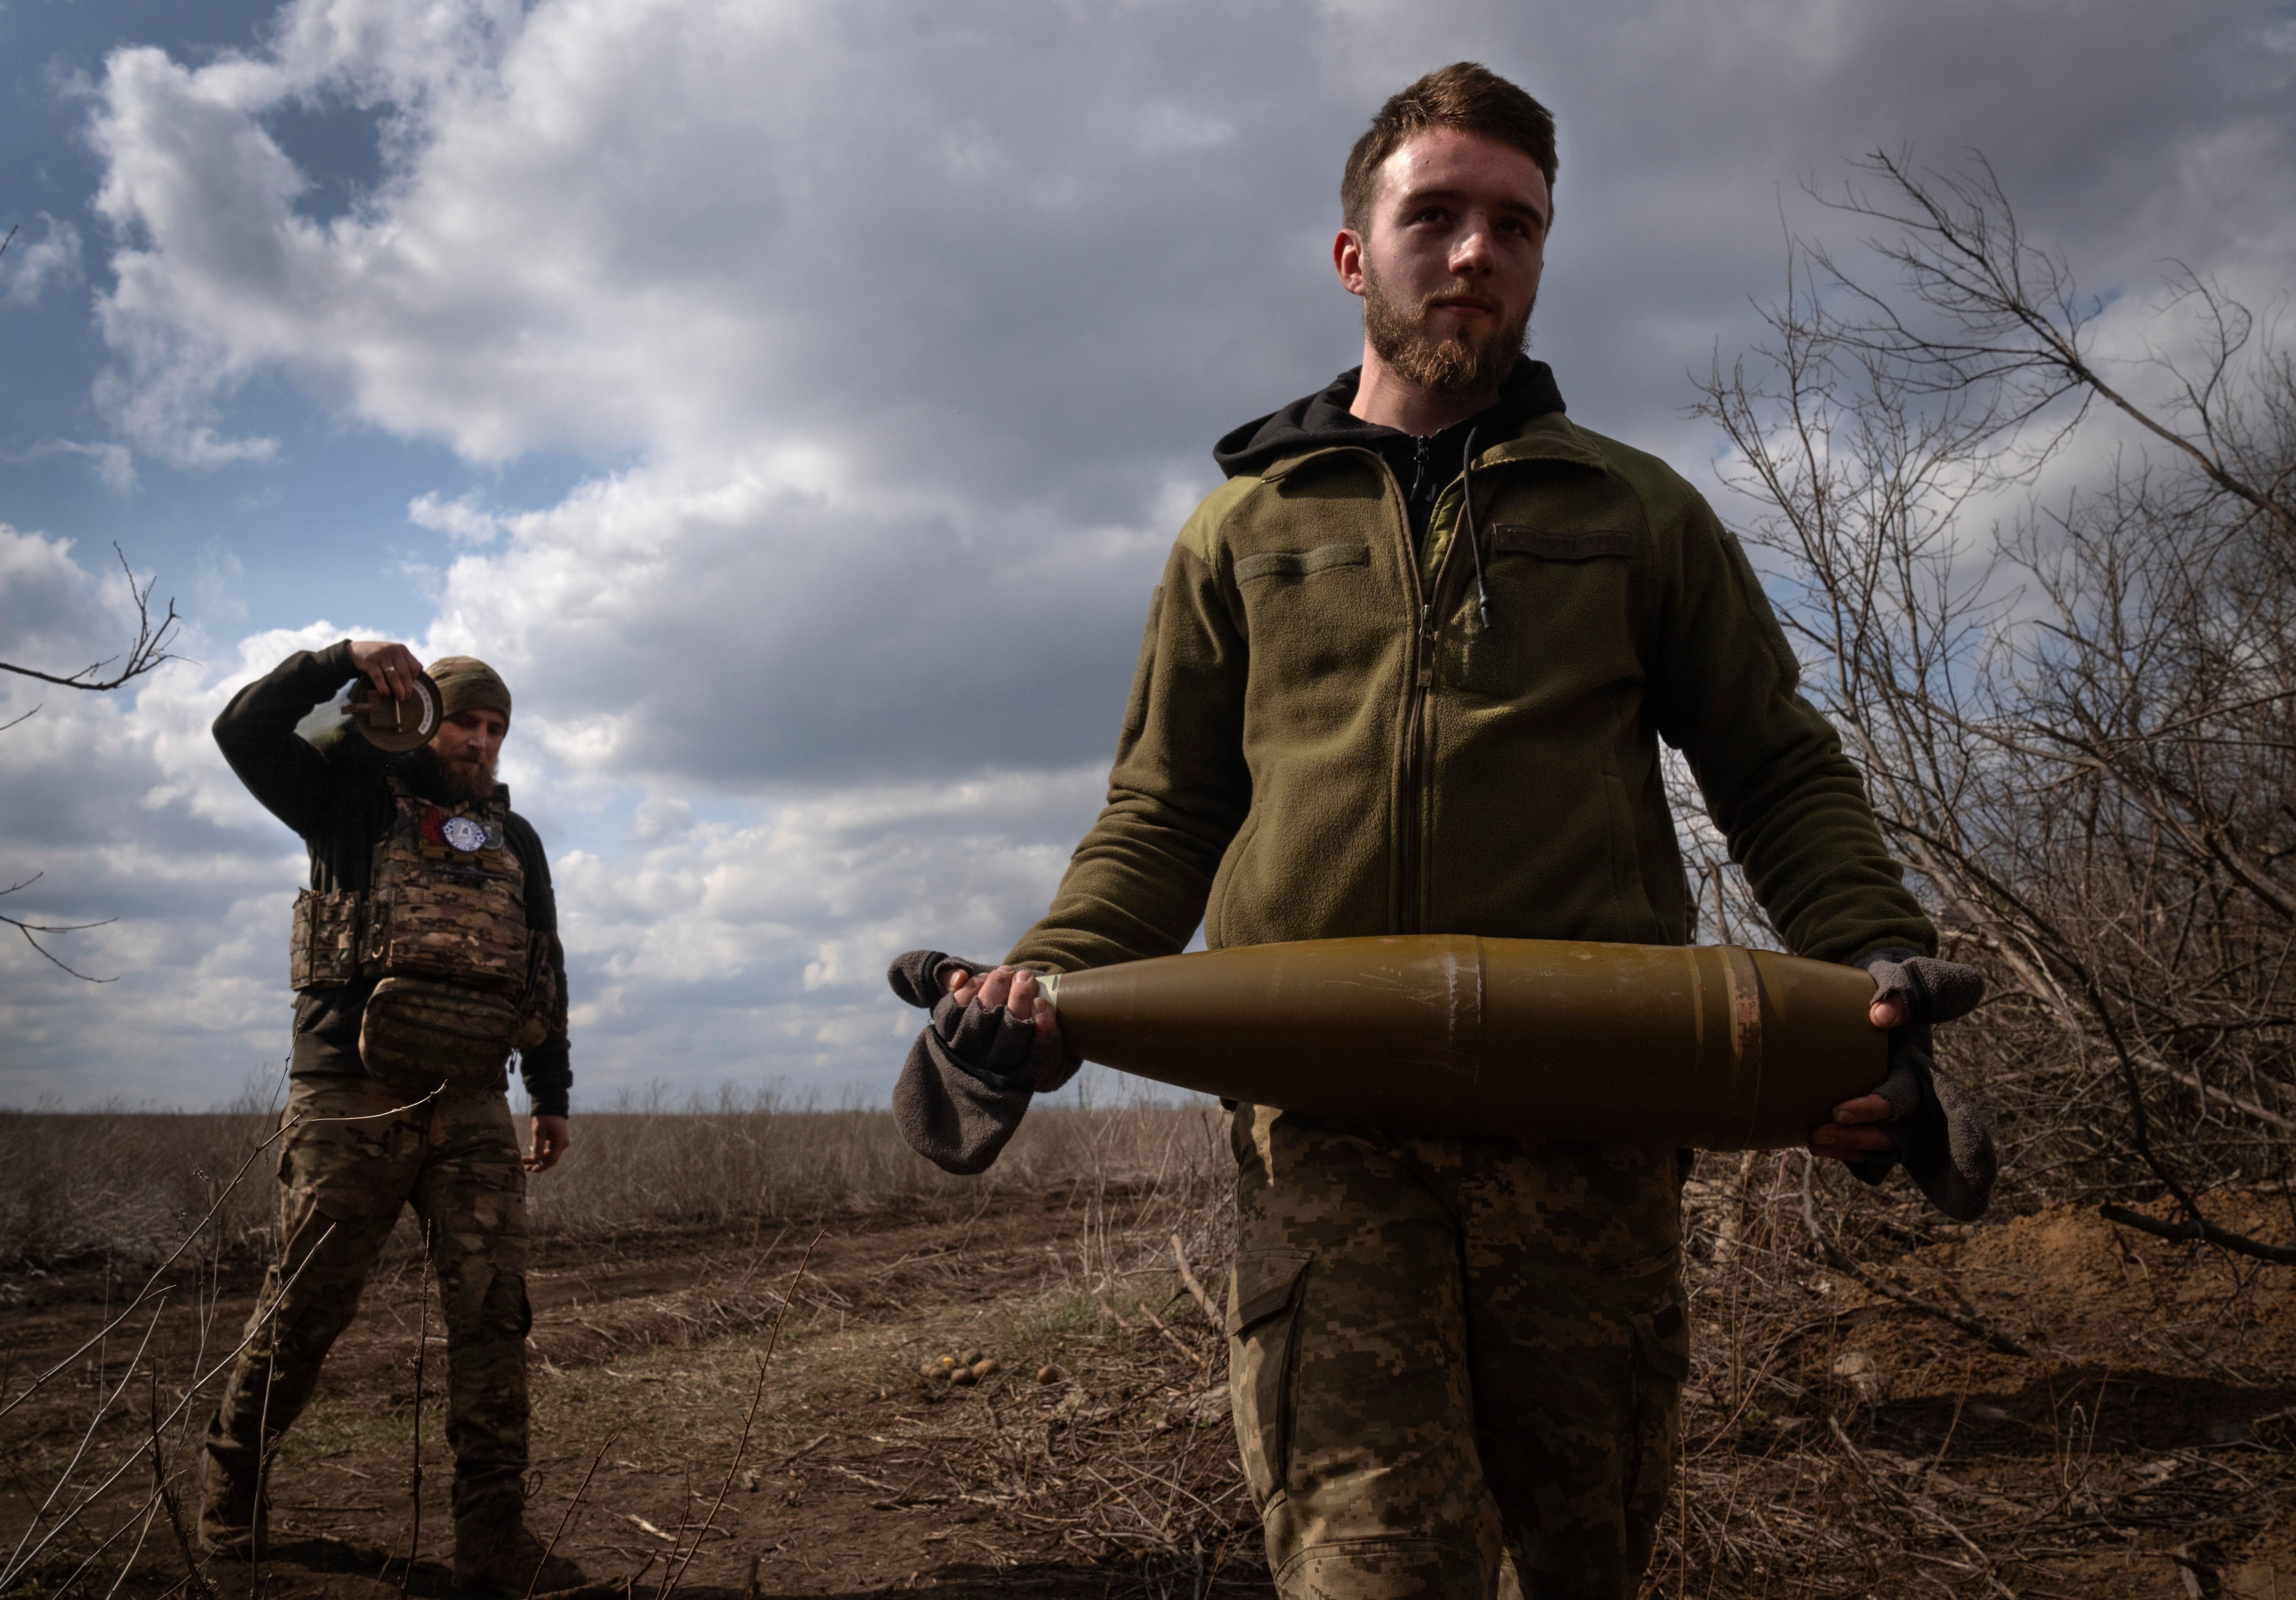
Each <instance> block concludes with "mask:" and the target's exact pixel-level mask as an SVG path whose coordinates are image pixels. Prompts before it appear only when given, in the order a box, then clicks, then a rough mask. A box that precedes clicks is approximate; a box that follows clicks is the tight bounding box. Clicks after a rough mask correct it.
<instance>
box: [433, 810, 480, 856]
mask: <svg viewBox="0 0 2296 1600" xmlns="http://www.w3.org/2000/svg"><path fill="white" fill-rule="evenodd" d="M439 831H440V832H441V833H445V834H446V836H447V844H448V845H450V846H452V847H453V848H454V849H458V850H463V851H470V850H480V849H485V848H486V843H487V831H486V829H485V827H483V826H482V825H480V824H479V823H476V822H474V821H472V820H471V818H469V817H467V816H450V817H448V818H447V820H446V822H445V823H444V824H442V825H440V829H439Z"/></svg>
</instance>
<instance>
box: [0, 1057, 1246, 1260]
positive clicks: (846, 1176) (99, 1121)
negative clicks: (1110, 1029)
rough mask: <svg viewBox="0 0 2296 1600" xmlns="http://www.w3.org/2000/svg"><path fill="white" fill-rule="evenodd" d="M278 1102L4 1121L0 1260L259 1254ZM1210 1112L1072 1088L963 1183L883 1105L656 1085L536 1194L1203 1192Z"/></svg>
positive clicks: (565, 1218)
mask: <svg viewBox="0 0 2296 1600" xmlns="http://www.w3.org/2000/svg"><path fill="white" fill-rule="evenodd" d="M1087 1071H1092V1072H1095V1073H1097V1072H1098V1071H1099V1070H1098V1069H1087ZM251 1098H252V1097H250V1100H251ZM277 1104H278V1101H277V1100H276V1099H275V1100H274V1102H273V1104H272V1106H271V1107H268V1108H264V1107H258V1106H255V1105H252V1104H247V1105H242V1106H240V1107H238V1108H235V1109H234V1110H231V1111H226V1112H214V1113H205V1114H196V1113H195V1114H176V1113H152V1112H132V1111H97V1112H67V1113H54V1112H14V1111H4V1110H0V1267H7V1266H16V1267H29V1268H41V1269H49V1270H53V1269H54V1268H58V1267H62V1266H70V1265H83V1264H87V1263H92V1262H105V1261H108V1262H111V1263H112V1264H113V1265H114V1266H116V1267H117V1268H119V1269H121V1270H123V1271H127V1270H132V1269H133V1268H135V1267H137V1266H139V1265H149V1264H150V1263H152V1262H154V1261H157V1260H159V1259H161V1258H163V1257H164V1256H166V1255H167V1254H168V1252H169V1251H173V1250H174V1249H175V1248H176V1245H177V1244H179V1243H181V1242H182V1241H183V1240H184V1236H185V1235H186V1234H187V1233H188V1232H189V1231H190V1230H191V1228H192V1227H193V1226H194V1225H195V1224H197V1223H199V1222H200V1220H201V1218H206V1217H208V1216H209V1213H210V1211H212V1212H213V1213H214V1217H213V1220H212V1222H211V1223H210V1224H209V1227H208V1228H207V1230H206V1232H205V1234H204V1235H202V1243H201V1248H202V1250H203V1251H205V1252H206V1253H207V1254H208V1255H209V1258H210V1259H221V1260H223V1261H225V1262H239V1263H242V1264H243V1263H245V1262H250V1261H252V1262H258V1263H259V1262H260V1261H261V1260H263V1259H265V1257H266V1255H267V1253H268V1251H269V1250H270V1248H271V1243H272V1239H273V1237H274V1228H275V1216H274V1211H275V1203H276V1197H277V1187H276V1186H275V1183H274V1182H273V1181H272V1177H273V1172H274V1170H275V1166H276V1147H275V1146H274V1147H273V1148H272V1149H270V1150H267V1151H263V1152H260V1153H258V1150H257V1146H258V1145H260V1144H261V1142H262V1141H263V1140H264V1139H265V1138H266V1137H267V1136H269V1135H270V1134H272V1133H273V1132H274V1131H275V1129H276V1128H277V1126H278V1113H277V1111H276V1105H277ZM1217 1124H1218V1118H1217V1117H1207V1116H1206V1114H1205V1113H1204V1112H1203V1110H1202V1107H1201V1104H1199V1105H1194V1106H1181V1105H1173V1104H1160V1103H1157V1102H1153V1101H1144V1100H1142V1099H1139V1098H1137V1097H1135V1096H1127V1095H1120V1094H1116V1095H1110V1094H1103V1095H1101V1096H1100V1097H1099V1101H1098V1103H1095V1100H1094V1099H1092V1098H1091V1097H1089V1096H1083V1097H1075V1098H1073V1099H1071V1098H1069V1097H1064V1101H1063V1102H1060V1103H1052V1104H1047V1105H1046V1106H1045V1107H1043V1108H1040V1109H1038V1110H1037V1111H1035V1112H1032V1113H1031V1114H1030V1116H1029V1120H1028V1121H1027V1122H1025V1123H1024V1124H1023V1125H1022V1127H1021V1132H1020V1134H1019V1135H1018V1136H1016V1137H1015V1138H1014V1140H1013V1143H1012V1145H1010V1146H1009V1147H1007V1149H1006V1150H1005V1154H1004V1156H1003V1158H1002V1159H1001V1160H1000V1161H998V1162H997V1164H996V1167H995V1168H994V1169H991V1170H990V1171H989V1172H988V1174H986V1175H985V1176H983V1177H969V1178H961V1177H950V1176H949V1175H948V1174H947V1173H945V1172H943V1171H941V1170H940V1169H939V1168H937V1167H934V1166H933V1165H931V1163H930V1162H928V1161H923V1160H922V1159H921V1158H919V1157H918V1156H916V1155H915V1154H914V1153H912V1152H911V1151H910V1150H909V1149H908V1147H907V1146H906V1145H904V1144H902V1142H901V1140H900V1137H899V1135H898V1132H897V1130H896V1129H895V1128H894V1125H893V1119H892V1113H891V1112H887V1111H882V1110H873V1109H865V1108H844V1109H833V1110H831V1109H823V1108H822V1107H820V1106H819V1104H817V1102H816V1101H814V1100H811V1099H808V1098H804V1097H800V1096H795V1095H790V1094H787V1093H786V1092H784V1091H782V1090H779V1089H776V1088H771V1087H768V1088H764V1089H758V1090H751V1091H746V1092H745V1091H740V1090H736V1089H734V1088H732V1087H726V1088H723V1089H721V1090H719V1091H718V1092H717V1094H716V1095H711V1096H708V1097H706V1098H705V1097H698V1096H688V1097H684V1098H673V1097H672V1096H670V1095H668V1094H667V1093H665V1092H663V1091H661V1090H660V1089H656V1090H654V1091H652V1092H651V1093H649V1094H645V1095H627V1094H626V1095H621V1096H619V1098H618V1099H617V1100H616V1101H615V1102H614V1103H613V1104H611V1105H610V1106H609V1107H608V1108H607V1109H604V1110H602V1111H594V1112H592V1111H585V1112H582V1113H581V1114H580V1115H579V1116H578V1118H577V1119H576V1121H575V1137H576V1141H577V1145H576V1152H575V1153H574V1154H573V1155H572V1156H570V1158H569V1161H568V1164H567V1166H566V1167H565V1168H564V1169H562V1171H561V1172H560V1173H558V1174H554V1175H553V1176H552V1177H548V1178H545V1179H542V1180H539V1181H537V1182H536V1183H535V1184H533V1185H532V1186H531V1191H530V1197H529V1198H530V1206H531V1211H532V1217H533V1224H534V1229H535V1233H536V1235H537V1238H543V1239H611V1238H615V1237H619V1236H622V1235H628V1234H632V1233H645V1232H648V1231H652V1230H655V1229H660V1228H665V1227H692V1226H712V1227H724V1226H728V1225H733V1224H742V1225H748V1224H750V1223H753V1222H756V1221H758V1220H759V1219H764V1220H767V1221H775V1220H782V1219H786V1218H792V1217H800V1216H802V1217H820V1216H828V1215H832V1214H851V1213H865V1212H870V1211H875V1210H882V1209H886V1208H902V1207H906V1208H912V1209H914V1208H920V1207H936V1206H955V1205H960V1204H964V1203H966V1202H972V1201H976V1200H978V1199H979V1198H980V1196H981V1195H982V1194H1010V1193H1015V1192H1020V1191H1026V1190H1033V1189H1037V1188H1039V1187H1042V1186H1045V1185H1046V1184H1050V1183H1066V1182H1070V1181H1073V1180H1076V1179H1078V1178H1079V1177H1082V1178H1087V1179H1089V1180H1090V1181H1092V1182H1095V1183H1098V1184H1103V1185H1109V1184H1113V1185H1119V1186H1122V1185H1131V1184H1146V1185H1149V1186H1155V1185H1156V1184H1157V1183H1158V1182H1159V1181H1160V1180H1170V1181H1180V1180H1183V1179H1188V1180H1191V1181H1203V1180H1204V1179H1205V1178H1206V1177H1207V1176H1208V1175H1209V1174H1210V1173H1213V1172H1215V1171H1218V1170H1219V1169H1224V1168H1225V1167H1226V1164H1227V1156H1226V1145H1225V1143H1224V1136H1223V1135H1222V1134H1221V1133H1220V1132H1219V1130H1218V1126H1217ZM250 1156H252V1158H253V1164H252V1165H250V1164H249V1163H250ZM234 1177H236V1178H237V1180H238V1181H236V1182H235V1183H234Z"/></svg>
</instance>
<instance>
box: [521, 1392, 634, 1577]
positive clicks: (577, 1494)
mask: <svg viewBox="0 0 2296 1600" xmlns="http://www.w3.org/2000/svg"><path fill="white" fill-rule="evenodd" d="M620 1437H621V1435H620V1434H619V1433H609V1434H607V1435H606V1442H605V1443H603V1444H602V1445H600V1446H599V1447H598V1453H597V1454H596V1455H594V1456H591V1457H590V1470H589V1471H588V1472H586V1473H583V1474H582V1481H581V1482H580V1483H578V1484H577V1485H576V1486H575V1489H574V1498H573V1500H572V1502H571V1503H570V1504H569V1505H568V1506H567V1507H566V1514H564V1515H563V1516H562V1517H560V1518H559V1519H558V1526H557V1527H555V1528H553V1529H552V1530H551V1531H550V1542H549V1543H548V1544H546V1545H545V1546H543V1547H542V1559H541V1560H540V1561H538V1562H537V1563H535V1565H534V1576H533V1577H531V1578H529V1579H527V1580H526V1595H527V1600H534V1586H535V1585H536V1584H537V1583H539V1582H541V1581H542V1569H543V1568H545V1567H546V1566H548V1565H549V1564H550V1557H551V1555H552V1553H553V1552H554V1551H555V1550H556V1549H557V1548H558V1540H559V1538H561V1537H562V1535H563V1534H564V1533H565V1531H566V1524H567V1523H569V1522H572V1521H573V1520H574V1513H575V1512H576V1511H577V1510H578V1509H579V1508H580V1506H581V1504H582V1497H583V1496H584V1495H585V1494H586V1493H587V1492H589V1488H590V1480H591V1478H592V1477H593V1476H594V1475H595V1474H596V1473H597V1471H598V1464H599V1463H600V1462H602V1461H603V1460H604V1459H605V1458H606V1452H607V1451H608V1450H611V1449H612V1448H614V1441H615V1440H618V1439H619V1438H620Z"/></svg>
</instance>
